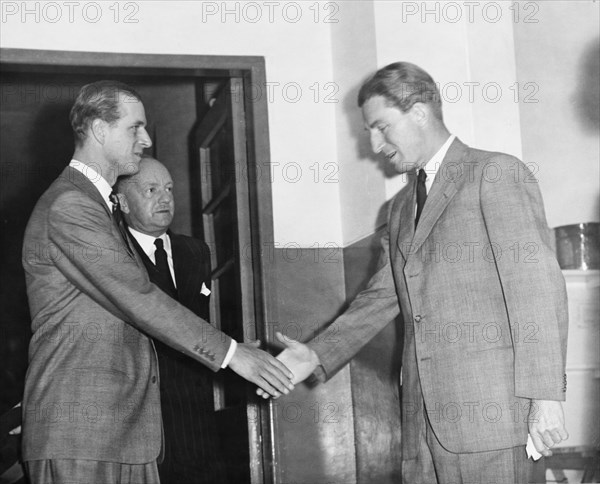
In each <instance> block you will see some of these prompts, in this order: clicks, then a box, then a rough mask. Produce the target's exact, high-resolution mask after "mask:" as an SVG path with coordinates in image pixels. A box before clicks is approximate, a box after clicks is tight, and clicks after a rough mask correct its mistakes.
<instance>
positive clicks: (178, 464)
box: [130, 231, 226, 484]
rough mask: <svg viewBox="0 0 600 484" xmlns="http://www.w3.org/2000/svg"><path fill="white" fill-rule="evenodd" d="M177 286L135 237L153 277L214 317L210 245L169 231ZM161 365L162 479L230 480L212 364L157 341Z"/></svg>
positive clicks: (199, 311) (204, 315) (175, 295)
mask: <svg viewBox="0 0 600 484" xmlns="http://www.w3.org/2000/svg"><path fill="white" fill-rule="evenodd" d="M168 234H169V238H170V240H171V251H172V255H173V269H174V273H175V281H176V290H175V291H174V292H173V290H172V288H171V287H167V286H166V285H165V283H164V282H163V279H162V277H160V274H159V273H158V271H157V269H156V265H155V264H154V263H153V262H152V261H151V260H150V258H149V257H148V256H147V255H146V253H145V252H144V250H143V249H142V247H141V246H140V245H139V244H138V242H137V240H136V239H135V237H132V236H130V240H131V243H132V245H133V247H134V248H135V250H136V252H137V253H138V254H139V256H140V257H141V259H142V261H143V263H144V266H145V267H146V269H147V271H148V275H149V277H150V281H152V282H153V283H154V284H156V285H157V286H158V287H159V288H161V289H162V290H163V291H164V292H166V293H167V294H169V295H170V296H171V297H173V298H175V299H176V300H178V301H179V302H180V303H181V304H183V305H184V306H185V307H187V308H188V309H190V310H192V311H193V312H194V313H195V314H196V315H198V316H200V317H201V318H203V319H205V320H209V316H210V308H209V300H210V299H209V295H208V294H203V293H201V291H202V287H203V285H205V286H206V288H207V289H210V282H211V267H210V250H209V248H208V246H207V245H206V244H205V243H204V242H202V241H201V240H198V239H194V238H192V237H187V236H185V235H178V234H174V233H172V232H171V231H169V232H168ZM155 345H156V352H157V355H158V363H159V371H160V400H161V408H162V415H163V430H164V436H165V442H164V445H165V452H164V460H163V461H162V462H160V463H159V474H160V478H161V482H165V483H167V484H168V483H170V482H173V483H175V482H194V481H196V480H198V479H200V480H201V481H202V482H203V483H207V484H208V483H215V484H222V483H225V482H226V476H225V469H224V467H223V465H222V463H221V457H222V456H221V449H220V442H219V441H220V439H219V432H218V429H217V426H216V420H215V413H214V412H215V408H214V397H213V376H212V373H211V372H210V371H209V370H208V368H206V367H204V366H202V365H200V364H198V362H196V361H194V360H192V359H191V358H188V357H186V356H185V355H183V354H182V353H180V352H178V351H177V350H174V349H173V348H171V347H169V346H167V345H165V344H164V343H161V342H160V341H158V340H156V341H155Z"/></svg>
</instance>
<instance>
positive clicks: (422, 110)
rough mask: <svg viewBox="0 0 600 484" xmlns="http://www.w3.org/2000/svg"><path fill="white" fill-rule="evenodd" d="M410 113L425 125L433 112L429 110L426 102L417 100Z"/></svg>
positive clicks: (420, 123) (419, 123)
mask: <svg viewBox="0 0 600 484" xmlns="http://www.w3.org/2000/svg"><path fill="white" fill-rule="evenodd" d="M410 114H411V116H412V118H413V120H414V122H415V123H417V124H418V125H419V126H425V125H426V124H427V122H428V121H429V116H430V114H431V113H430V112H429V107H428V106H427V105H426V104H423V103H419V102H417V103H415V104H413V106H412V108H411V109H410Z"/></svg>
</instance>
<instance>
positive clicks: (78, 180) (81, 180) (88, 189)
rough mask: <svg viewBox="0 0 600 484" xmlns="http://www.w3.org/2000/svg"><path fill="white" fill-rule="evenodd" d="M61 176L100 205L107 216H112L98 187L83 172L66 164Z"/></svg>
mask: <svg viewBox="0 0 600 484" xmlns="http://www.w3.org/2000/svg"><path fill="white" fill-rule="evenodd" d="M61 176H62V177H64V178H65V179H66V180H69V181H70V182H71V183H72V184H73V185H75V186H76V187H77V188H79V189H80V190H81V191H82V192H84V193H85V194H86V195H87V196H88V197H90V198H91V199H92V200H94V201H96V202H98V203H99V204H100V205H102V207H103V208H104V210H105V212H106V214H107V215H108V216H109V217H112V213H111V211H110V209H109V208H108V205H106V202H105V201H104V198H102V195H100V192H99V191H98V189H97V188H96V187H95V186H94V184H93V183H92V182H91V181H90V180H89V179H88V178H87V177H86V176H85V175H84V174H83V173H81V172H80V171H79V170H76V169H75V168H73V167H72V166H67V167H66V168H65V169H64V170H63V172H62V173H61Z"/></svg>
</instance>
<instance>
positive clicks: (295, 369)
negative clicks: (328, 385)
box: [256, 333, 320, 398]
mask: <svg viewBox="0 0 600 484" xmlns="http://www.w3.org/2000/svg"><path fill="white" fill-rule="evenodd" d="M275 336H276V337H277V339H278V340H279V342H281V343H283V344H284V345H285V347H286V348H285V349H284V350H283V351H282V352H281V353H279V354H278V355H277V359H278V360H279V361H281V363H283V364H284V365H285V366H286V367H287V368H289V369H290V370H291V372H292V379H291V380H292V383H293V384H296V383H300V382H302V381H304V380H306V379H307V378H308V377H309V376H310V375H311V374H312V373H313V372H314V371H315V368H317V366H318V365H319V364H320V361H319V357H318V356H317V354H316V353H315V352H314V351H313V350H312V349H310V348H309V347H308V346H306V345H305V344H302V343H300V342H299V341H296V340H293V339H291V338H288V337H286V336H283V335H282V334H281V333H276V334H275ZM256 394H257V395H259V396H261V397H263V398H269V396H270V395H272V396H273V397H274V398H277V397H278V396H279V395H273V394H272V393H271V394H270V395H269V392H266V391H265V389H264V388H261V387H259V388H257V389H256Z"/></svg>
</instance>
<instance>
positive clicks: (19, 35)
mask: <svg viewBox="0 0 600 484" xmlns="http://www.w3.org/2000/svg"><path fill="white" fill-rule="evenodd" d="M52 3H53V4H54V5H57V6H58V7H59V8H58V9H57V8H54V7H48V6H45V4H44V2H7V1H3V2H2V13H3V18H2V29H1V34H0V35H1V37H0V43H1V45H2V47H5V48H24V49H50V50H74V51H100V52H128V53H153V54H196V55H257V56H264V57H265V59H266V68H267V82H268V83H273V84H271V86H272V89H273V91H272V92H273V97H272V100H271V99H270V102H269V128H270V140H271V160H272V163H273V173H274V177H273V208H274V229H275V238H276V241H278V242H279V243H280V244H282V245H284V244H287V243H297V244H300V245H301V246H303V247H310V246H314V244H315V243H319V244H321V245H322V244H324V243H326V242H333V243H335V244H338V245H341V244H342V237H341V219H340V208H339V196H338V188H339V183H323V178H324V176H325V175H327V174H329V173H331V172H332V170H330V169H329V167H326V166H325V165H326V164H327V163H337V155H336V137H335V104H333V103H325V102H323V101H324V100H325V96H326V95H328V94H331V93H332V92H333V91H332V90H331V89H326V88H325V84H326V83H327V82H332V52H331V50H332V49H331V36H330V26H331V25H332V24H331V23H326V22H325V21H326V20H334V19H335V18H336V17H337V14H335V12H334V11H333V10H332V9H326V6H325V4H324V3H321V4H319V5H318V8H315V5H314V4H315V2H310V3H309V2H299V3H294V2H274V3H278V4H279V6H277V5H272V6H270V7H269V2H250V3H254V5H255V6H257V7H258V8H256V7H255V6H253V5H249V3H248V2H192V1H168V2H167V1H137V2H129V4H130V5H132V6H138V7H139V8H138V9H137V11H136V10H134V9H133V8H132V7H126V5H127V2H122V3H121V4H119V5H118V6H119V7H120V8H119V9H117V8H114V7H113V6H114V5H115V2H86V1H83V2H71V3H75V4H77V5H76V6H73V7H71V10H69V7H68V5H66V4H68V3H69V2H52ZM94 5H99V8H96V7H95V6H94ZM26 11H29V12H30V13H26V14H24V12H26ZM70 11H71V12H72V15H73V17H72V20H73V21H72V22H71V21H70V18H69V13H70ZM36 12H37V13H36ZM116 12H118V13H119V16H118V21H115V20H116V18H115V14H116ZM226 12H229V13H226ZM128 14H129V15H131V17H130V18H129V20H137V23H126V22H125V17H126V15H128ZM330 14H333V16H331V17H330V18H329V19H328V18H327V15H330ZM98 15H99V16H100V17H99V20H98V21H97V22H95V23H94V22H92V20H94V19H95V18H96V17H98ZM54 20H56V22H53V21H54ZM255 20H256V21H255ZM271 20H272V21H271ZM276 83H279V85H277V84H276ZM315 83H318V84H315ZM284 87H285V88H286V89H285V90H284ZM298 87H299V88H300V89H301V94H299V91H298V89H297V88H298ZM311 87H312V89H311ZM257 93H258V91H257ZM255 94H256V93H255ZM267 94H268V93H263V95H267ZM337 96H339V94H335V95H334V97H337ZM315 164H316V165H315ZM311 167H312V169H311ZM298 168H299V169H298ZM326 170H328V171H326ZM334 179H335V178H334Z"/></svg>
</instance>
